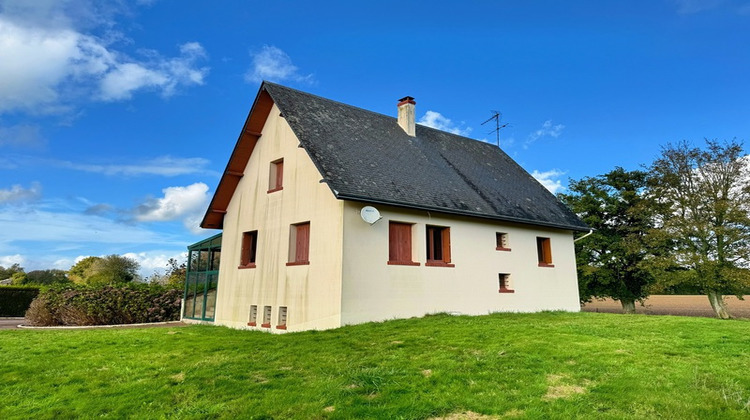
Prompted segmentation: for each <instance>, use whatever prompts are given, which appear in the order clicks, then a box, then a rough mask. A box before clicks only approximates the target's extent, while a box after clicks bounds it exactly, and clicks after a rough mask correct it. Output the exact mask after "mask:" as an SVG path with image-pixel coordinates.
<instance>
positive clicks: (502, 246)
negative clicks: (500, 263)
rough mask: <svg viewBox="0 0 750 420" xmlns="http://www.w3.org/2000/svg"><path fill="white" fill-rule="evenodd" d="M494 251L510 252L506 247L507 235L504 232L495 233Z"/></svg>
mask: <svg viewBox="0 0 750 420" xmlns="http://www.w3.org/2000/svg"><path fill="white" fill-rule="evenodd" d="M495 249H496V250H498V251H510V248H509V247H508V234H507V233H504V232H497V233H495Z"/></svg>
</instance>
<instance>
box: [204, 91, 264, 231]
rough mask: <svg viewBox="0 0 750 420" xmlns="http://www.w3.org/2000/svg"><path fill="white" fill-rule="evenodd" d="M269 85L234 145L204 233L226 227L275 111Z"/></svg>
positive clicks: (207, 215)
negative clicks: (226, 217) (231, 206)
mask: <svg viewBox="0 0 750 420" xmlns="http://www.w3.org/2000/svg"><path fill="white" fill-rule="evenodd" d="M264 85H265V82H264V84H262V85H261V87H260V89H259V90H258V95H257V96H256V97H255V101H253V106H252V107H251V108H250V112H249V113H248V116H247V119H245V124H244V125H243V126H242V131H241V132H240V135H239V137H238V139H237V143H236V144H235V145H234V150H232V154H231V156H230V157H229V162H227V166H226V168H225V169H224V173H223V174H222V175H221V179H220V180H219V185H218V186H217V187H216V191H215V192H214V196H213V197H212V198H211V203H210V204H209V205H208V209H207V210H206V213H205V215H204V216H203V220H202V221H201V224H200V227H202V228H204V229H222V228H223V227H224V215H225V214H226V212H227V207H228V206H229V202H230V201H231V199H232V195H234V191H235V190H236V189H237V184H239V182H240V179H242V176H243V175H244V171H245V167H246V166H247V162H248V160H249V159H250V155H252V153H253V150H254V149H255V144H256V143H257V142H258V139H260V136H261V131H263V126H264V125H265V123H266V119H267V118H268V115H269V114H270V112H271V108H273V105H274V102H273V99H272V98H271V95H270V94H269V93H268V92H267V91H266V89H265V86H264Z"/></svg>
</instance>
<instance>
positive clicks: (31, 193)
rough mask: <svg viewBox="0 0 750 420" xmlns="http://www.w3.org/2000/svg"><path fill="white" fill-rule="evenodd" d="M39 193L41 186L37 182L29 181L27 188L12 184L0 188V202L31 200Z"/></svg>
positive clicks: (39, 194) (38, 195)
mask: <svg viewBox="0 0 750 420" xmlns="http://www.w3.org/2000/svg"><path fill="white" fill-rule="evenodd" d="M41 195H42V186H41V185H40V184H39V183H38V182H33V183H31V186H30V187H29V188H24V187H22V186H20V185H13V186H11V187H10V188H6V189H0V204H3V203H12V202H27V201H33V200H36V199H38V198H39V197H40V196H41Z"/></svg>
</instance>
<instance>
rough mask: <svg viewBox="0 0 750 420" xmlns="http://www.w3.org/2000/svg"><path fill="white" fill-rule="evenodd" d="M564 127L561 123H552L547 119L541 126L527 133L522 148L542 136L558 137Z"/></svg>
mask: <svg viewBox="0 0 750 420" xmlns="http://www.w3.org/2000/svg"><path fill="white" fill-rule="evenodd" d="M564 128H565V126H564V125H562V124H553V123H552V120H547V121H545V122H544V123H543V124H542V127H541V128H539V129H538V130H536V131H534V132H533V133H531V134H529V137H528V138H527V139H526V143H525V144H524V148H526V147H528V145H529V144H531V143H533V142H535V141H537V140H539V139H540V138H542V137H554V138H558V137H560V134H562V131H563V129H564Z"/></svg>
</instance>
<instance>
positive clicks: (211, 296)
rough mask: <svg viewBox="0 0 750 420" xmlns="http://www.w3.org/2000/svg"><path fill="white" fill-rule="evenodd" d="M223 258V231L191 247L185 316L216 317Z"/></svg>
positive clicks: (203, 318)
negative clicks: (220, 267)
mask: <svg viewBox="0 0 750 420" xmlns="http://www.w3.org/2000/svg"><path fill="white" fill-rule="evenodd" d="M220 261H221V233H219V234H218V235H214V236H212V237H210V238H208V239H204V240H202V241H200V242H196V243H194V244H192V245H190V246H188V265H187V279H186V281H185V296H184V299H183V302H185V306H184V307H183V310H182V317H183V318H187V319H195V320H200V321H213V320H214V317H215V315H216V290H217V288H218V286H219V262H220Z"/></svg>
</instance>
